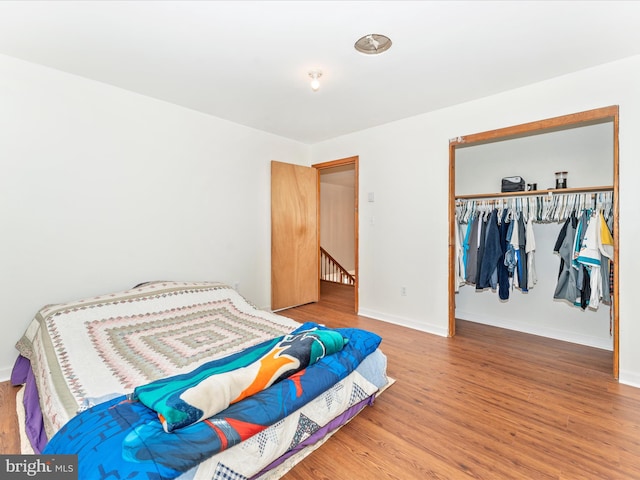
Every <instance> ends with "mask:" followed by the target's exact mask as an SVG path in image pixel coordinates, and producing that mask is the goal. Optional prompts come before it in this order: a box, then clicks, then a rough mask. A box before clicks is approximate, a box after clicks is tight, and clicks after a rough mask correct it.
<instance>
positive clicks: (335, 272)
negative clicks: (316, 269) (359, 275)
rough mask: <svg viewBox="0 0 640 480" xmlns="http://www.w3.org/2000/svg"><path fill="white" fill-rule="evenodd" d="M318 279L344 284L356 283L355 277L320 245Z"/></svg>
mask: <svg viewBox="0 0 640 480" xmlns="http://www.w3.org/2000/svg"><path fill="white" fill-rule="evenodd" d="M320 280H326V281H328V282H334V283H342V284H345V285H355V283H356V277H355V276H354V275H352V274H351V273H349V272H348V271H347V270H346V269H345V268H344V267H343V266H342V265H340V263H338V261H337V260H336V259H335V258H333V257H332V256H331V255H330V254H329V252H327V251H326V250H325V249H324V248H322V247H320Z"/></svg>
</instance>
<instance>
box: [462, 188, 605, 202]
mask: <svg viewBox="0 0 640 480" xmlns="http://www.w3.org/2000/svg"><path fill="white" fill-rule="evenodd" d="M612 191H613V185H601V186H596V187H580V188H550V189H548V190H528V191H525V192H503V193H476V194H473V195H456V196H455V199H456V200H466V199H468V200H471V199H478V198H504V197H527V196H532V195H549V194H554V193H558V194H567V193H590V192H612Z"/></svg>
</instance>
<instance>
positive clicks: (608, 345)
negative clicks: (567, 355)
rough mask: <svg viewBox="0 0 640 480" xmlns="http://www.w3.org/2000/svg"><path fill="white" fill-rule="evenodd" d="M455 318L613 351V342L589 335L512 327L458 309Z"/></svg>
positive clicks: (497, 319) (529, 326) (504, 322)
mask: <svg viewBox="0 0 640 480" xmlns="http://www.w3.org/2000/svg"><path fill="white" fill-rule="evenodd" d="M456 318H459V319H460V320H468V321H470V322H475V323H482V324H483V325H490V326H492V327H499V328H505V329H507V330H515V331H518V332H522V333H529V334H531V335H538V336H540V337H547V338H553V339H555V340H562V341H564V342H569V343H577V344H578V345H585V346H587V347H594V348H600V349H602V350H609V351H612V350H613V340H611V341H610V342H608V341H606V340H603V339H601V338H596V337H591V336H589V335H579V334H576V333H574V332H566V331H562V330H555V329H552V328H539V327H536V326H533V325H513V323H509V322H507V321H504V320H502V319H499V318H495V317H490V316H487V315H482V314H478V313H475V312H464V311H460V310H459V309H457V310H456Z"/></svg>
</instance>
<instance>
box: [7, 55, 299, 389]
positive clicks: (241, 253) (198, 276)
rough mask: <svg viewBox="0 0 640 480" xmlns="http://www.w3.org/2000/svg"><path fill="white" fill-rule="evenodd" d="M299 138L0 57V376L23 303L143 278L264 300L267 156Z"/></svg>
mask: <svg viewBox="0 0 640 480" xmlns="http://www.w3.org/2000/svg"><path fill="white" fill-rule="evenodd" d="M309 155H310V152H309V147H308V146H306V145H303V144H299V143H296V142H293V141H289V140H286V139H283V138H279V137H276V136H273V135H270V134H265V133H263V132H259V131H256V130H252V129H249V128H246V127H242V126H239V125H236V124H233V123H230V122H226V121H223V120H220V119H216V118H212V117H209V116H206V115H203V114H200V113H197V112H194V111H190V110H187V109H184V108H181V107H177V106H174V105H171V104H168V103H164V102H160V101H156V100H153V99H150V98H147V97H144V96H140V95H137V94H133V93H130V92H127V91H124V90H121V89H117V88H113V87H110V86H107V85H104V84H100V83H97V82H92V81H88V80H85V79H82V78H79V77H75V76H72V75H68V74H64V73H61V72H58V71H55V70H51V69H47V68H44V67H40V66H37V65H33V64H29V63H26V62H22V61H19V60H16V59H12V58H10V57H5V56H0V167H1V171H0V218H1V219H2V235H0V250H1V252H2V257H1V258H2V263H1V264H0V290H1V291H2V302H0V325H1V327H2V330H3V334H2V337H1V338H0V379H6V378H7V377H8V374H9V372H10V368H11V366H12V364H13V361H14V360H15V358H16V356H17V351H16V350H15V348H14V344H15V342H16V341H17V340H18V339H19V337H20V335H21V334H22V332H23V331H24V329H25V327H26V326H27V324H28V323H29V321H30V320H31V318H33V315H34V314H35V312H36V311H37V310H38V309H39V308H40V307H42V306H43V305H44V304H47V303H59V302H65V301H71V300H76V299H80V298H83V297H85V296H92V295H97V294H101V293H108V292H111V291H117V290H122V289H127V288H130V287H132V286H133V285H135V284H137V283H139V282H143V281H148V280H216V281H224V282H229V283H235V282H239V283H240V285H239V290H240V292H241V293H242V294H244V295H245V296H246V297H248V298H249V299H250V300H251V301H253V302H254V303H255V304H257V305H259V306H263V307H268V305H269V304H270V301H269V298H270V294H271V293H270V241H269V238H270V221H269V218H270V213H269V212H270V210H269V204H270V201H269V198H270V187H269V185H270V181H269V178H270V160H272V159H275V160H280V161H285V162H291V163H300V164H308V163H309Z"/></svg>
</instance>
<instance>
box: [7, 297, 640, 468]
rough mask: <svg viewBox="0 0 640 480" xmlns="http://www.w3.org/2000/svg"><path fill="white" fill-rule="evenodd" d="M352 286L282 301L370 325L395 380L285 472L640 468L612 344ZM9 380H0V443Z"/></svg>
mask: <svg viewBox="0 0 640 480" xmlns="http://www.w3.org/2000/svg"><path fill="white" fill-rule="evenodd" d="M352 288H353V287H341V286H337V288H336V286H334V285H332V284H325V285H323V293H322V295H321V301H320V302H319V303H317V304H310V305H305V306H302V307H297V308H294V309H289V310H286V311H283V312H280V313H281V314H282V315H285V316H288V317H290V318H293V319H296V320H298V321H306V320H309V321H317V322H319V323H325V324H326V325H328V326H331V327H343V326H352V327H358V328H365V329H368V330H371V331H374V332H376V333H378V334H379V335H380V336H381V337H382V338H383V342H382V350H383V352H384V353H385V354H386V355H387V357H388V362H389V364H388V373H389V375H390V376H392V377H394V378H395V379H396V383H395V384H394V385H393V386H392V387H390V388H389V389H388V390H387V391H386V392H385V393H383V394H382V395H381V396H380V397H379V398H378V399H377V400H376V402H375V404H374V405H373V406H371V407H367V408H365V410H363V412H362V413H361V414H360V415H358V416H357V417H356V418H355V419H353V420H352V421H351V422H350V423H349V424H348V425H346V426H345V427H344V428H342V429H340V430H339V431H338V432H337V433H336V434H335V435H334V436H333V437H332V438H331V439H330V440H329V441H328V442H327V443H325V444H324V445H323V446H321V447H320V448H319V449H318V450H316V451H315V452H314V453H312V454H311V455H310V456H309V457H307V458H306V459H305V460H304V461H303V462H302V463H300V464H299V465H297V466H296V467H295V468H294V469H293V470H291V471H290V472H289V473H288V474H287V475H286V476H285V477H284V478H285V480H311V479H314V480H315V479H327V480H329V479H331V480H335V479H350V480H351V479H366V480H369V479H376V480H378V479H396V480H413V479H416V480H417V479H425V478H438V479H471V478H473V479H492V480H493V479H510V480H511V479H527V480H530V479H536V480H537V479H563V480H568V479H571V480H575V479H585V480H588V479H598V480H601V479H639V478H640V389H636V388H633V387H628V386H625V385H620V384H618V383H617V382H616V381H614V380H613V378H612V376H611V365H612V358H611V355H612V354H611V352H606V351H602V350H598V349H593V348H589V347H583V346H579V345H574V344H569V343H565V342H559V341H555V340H550V339H547V338H542V337H536V336H532V335H527V334H522V333H518V332H513V331H509V330H503V329H498V328H494V327H488V326H484V325H479V324H474V323H470V322H462V321H460V322H458V324H457V329H456V330H457V335H456V336H455V337H454V338H443V337H438V336H434V335H430V334H427V333H423V332H419V331H415V330H410V329H406V328H402V327H399V326H396V325H392V324H388V323H385V322H381V321H376V320H371V319H368V318H365V317H359V316H357V315H355V314H353V313H352V311H353V290H352ZM15 391H16V390H15V389H14V388H13V387H10V386H9V385H8V383H7V382H5V383H3V384H0V412H1V415H2V416H1V420H0V428H1V429H2V430H1V435H0V452H1V453H17V450H15V449H16V448H17V433H16V430H15V425H14V424H15V414H14V412H15V408H14V407H13V405H12V402H14V397H15Z"/></svg>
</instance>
